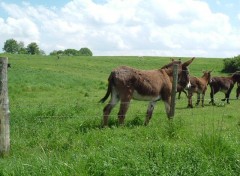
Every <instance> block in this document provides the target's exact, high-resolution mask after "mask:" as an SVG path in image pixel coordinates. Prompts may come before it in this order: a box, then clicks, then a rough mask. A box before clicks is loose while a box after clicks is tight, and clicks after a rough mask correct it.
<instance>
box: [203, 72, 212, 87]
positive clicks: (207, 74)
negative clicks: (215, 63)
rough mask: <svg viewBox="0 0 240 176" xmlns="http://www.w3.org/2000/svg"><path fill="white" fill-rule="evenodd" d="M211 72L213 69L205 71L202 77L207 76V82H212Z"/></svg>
mask: <svg viewBox="0 0 240 176" xmlns="http://www.w3.org/2000/svg"><path fill="white" fill-rule="evenodd" d="M211 73H212V70H211V71H203V75H202V78H205V80H206V81H207V84H209V83H211V82H212V80H211Z"/></svg>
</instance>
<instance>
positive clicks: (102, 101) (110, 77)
mask: <svg viewBox="0 0 240 176" xmlns="http://www.w3.org/2000/svg"><path fill="white" fill-rule="evenodd" d="M112 84H113V72H112V73H111V74H110V76H109V78H108V89H107V92H106V94H105V96H104V97H103V98H102V99H101V100H100V101H99V103H104V102H105V101H106V100H107V99H108V97H109V95H110V94H111V91H112Z"/></svg>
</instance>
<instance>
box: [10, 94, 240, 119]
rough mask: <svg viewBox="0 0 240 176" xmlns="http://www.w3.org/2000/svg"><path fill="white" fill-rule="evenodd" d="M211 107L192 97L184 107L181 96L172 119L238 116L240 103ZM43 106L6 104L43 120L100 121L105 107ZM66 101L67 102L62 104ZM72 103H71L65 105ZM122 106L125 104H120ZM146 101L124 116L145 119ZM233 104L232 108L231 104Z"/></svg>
mask: <svg viewBox="0 0 240 176" xmlns="http://www.w3.org/2000/svg"><path fill="white" fill-rule="evenodd" d="M214 100H215V105H212V104H210V103H209V102H210V101H211V99H204V107H202V105H201V100H200V102H199V105H198V106H196V105H195V103H196V101H197V98H196V97H193V98H192V101H193V108H187V105H188V99H187V98H186V97H184V96H182V97H181V99H176V109H175V111H176V116H181V114H182V115H184V116H192V117H193V116H199V115H200V116H202V115H203V113H199V110H200V111H204V112H205V113H206V115H209V116H211V114H214V115H217V114H219V115H220V116H227V115H232V114H238V111H237V109H236V103H237V104H240V100H238V99H234V98H231V99H229V100H230V104H227V103H226V102H225V101H222V100H221V99H220V98H215V99H214ZM56 102H58V103H55V104H53V103H47V102H36V103H33V102H28V101H25V102H20V103H15V102H12V103H11V102H10V111H11V112H12V113H14V114H15V113H19V112H21V113H22V114H24V115H30V116H35V117H45V118H50V117H52V118H57V117H58V118H72V117H79V118H102V113H103V108H104V107H105V106H106V105H107V103H108V102H106V103H103V104H102V103H97V102H81V101H79V102H77V101H64V103H61V102H59V101H56ZM66 102H68V103H66ZM69 102H73V103H69ZM121 103H122V104H124V103H126V104H129V102H121ZM119 104H120V103H118V104H117V105H116V107H115V108H114V109H113V112H112V113H111V114H110V115H109V117H116V116H117V113H118V110H119ZM148 104H149V102H147V101H135V100H132V101H131V102H130V107H129V110H128V112H127V116H128V117H129V116H130V117H131V116H132V117H136V116H145V115H146V111H147V107H148ZM232 104H233V105H232ZM153 115H154V116H164V115H165V116H166V112H165V107H164V103H163V102H162V101H159V102H158V103H157V104H156V106H155V110H154V112H153Z"/></svg>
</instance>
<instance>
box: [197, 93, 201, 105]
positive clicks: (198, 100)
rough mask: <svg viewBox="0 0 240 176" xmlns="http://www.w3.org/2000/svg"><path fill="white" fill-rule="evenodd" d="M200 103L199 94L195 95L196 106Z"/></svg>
mask: <svg viewBox="0 0 240 176" xmlns="http://www.w3.org/2000/svg"><path fill="white" fill-rule="evenodd" d="M199 102H200V93H197V102H196V106H197V105H199Z"/></svg>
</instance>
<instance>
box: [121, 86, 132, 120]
mask: <svg viewBox="0 0 240 176" xmlns="http://www.w3.org/2000/svg"><path fill="white" fill-rule="evenodd" d="M122 95H123V96H122V97H120V99H121V104H120V109H119V112H118V121H119V124H120V125H123V124H124V120H125V116H126V113H127V110H128V108H129V105H130V101H131V99H132V93H131V90H127V91H125V92H124V93H122Z"/></svg>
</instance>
